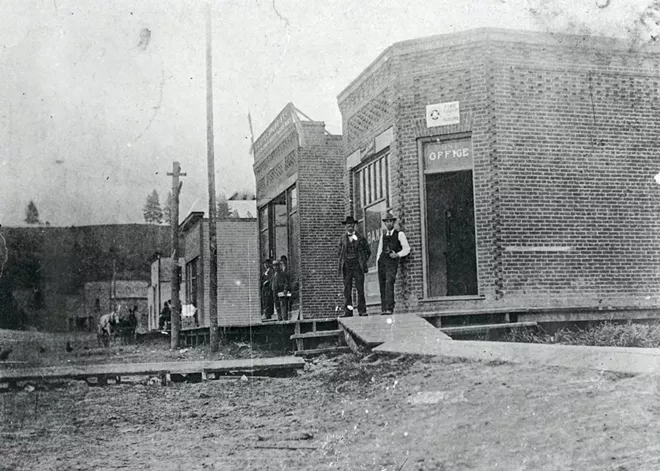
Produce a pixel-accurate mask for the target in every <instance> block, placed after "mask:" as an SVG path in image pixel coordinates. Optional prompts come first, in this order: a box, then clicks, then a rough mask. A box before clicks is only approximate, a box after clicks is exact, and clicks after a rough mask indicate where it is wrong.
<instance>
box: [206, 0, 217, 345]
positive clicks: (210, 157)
mask: <svg viewBox="0 0 660 471" xmlns="http://www.w3.org/2000/svg"><path fill="white" fill-rule="evenodd" d="M211 45H212V41H211V1H210V0H207V2H206V157H207V158H206V160H207V164H208V178H209V252H210V260H209V265H210V266H209V272H210V273H209V291H210V293H209V297H210V300H209V342H210V344H211V345H210V347H211V352H217V351H218V343H219V342H218V340H219V339H218V238H217V235H216V226H215V220H216V217H215V215H216V203H215V149H214V139H213V53H212V47H211Z"/></svg>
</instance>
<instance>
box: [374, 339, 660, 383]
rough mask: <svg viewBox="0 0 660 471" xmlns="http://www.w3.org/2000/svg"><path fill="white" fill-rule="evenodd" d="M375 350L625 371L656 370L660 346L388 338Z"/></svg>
mask: <svg viewBox="0 0 660 471" xmlns="http://www.w3.org/2000/svg"><path fill="white" fill-rule="evenodd" d="M374 351H375V352H383V353H394V354H413V355H432V356H441V357H453V358H464V359H469V360H479V361H497V362H507V363H522V364H531V365H544V366H559V367H565V368H585V369H593V370H598V371H612V372H617V373H628V374H648V373H660V349H658V348H629V347H591V346H579V345H561V344H552V345H548V344H537V343H513V342H481V341H472V340H452V341H449V342H443V341H435V340H433V339H429V338H419V339H416V340H415V341H408V340H405V339H404V340H397V341H390V342H387V343H384V344H382V345H380V346H379V347H376V348H374Z"/></svg>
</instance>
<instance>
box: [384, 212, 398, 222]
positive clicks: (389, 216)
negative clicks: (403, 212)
mask: <svg viewBox="0 0 660 471" xmlns="http://www.w3.org/2000/svg"><path fill="white" fill-rule="evenodd" d="M383 221H396V216H395V215H394V214H392V213H391V212H390V211H387V212H386V213H385V214H384V215H383Z"/></svg>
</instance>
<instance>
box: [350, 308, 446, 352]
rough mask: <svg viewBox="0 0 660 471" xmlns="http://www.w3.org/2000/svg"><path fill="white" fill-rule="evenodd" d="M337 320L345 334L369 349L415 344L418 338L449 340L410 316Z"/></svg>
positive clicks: (417, 318) (431, 327) (415, 317)
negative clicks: (378, 346) (391, 344)
mask: <svg viewBox="0 0 660 471" xmlns="http://www.w3.org/2000/svg"><path fill="white" fill-rule="evenodd" d="M338 320H339V325H340V326H341V327H342V329H344V331H345V332H348V333H350V334H351V335H353V336H355V337H356V338H358V339H359V340H360V341H362V342H363V343H364V344H365V345H366V346H367V347H369V348H371V347H375V346H377V345H380V344H382V343H385V342H391V341H396V342H403V343H406V342H411V343H415V342H417V341H418V340H419V339H420V338H428V339H432V340H451V338H449V336H448V335H446V334H444V333H443V332H442V331H440V330H438V329H436V328H435V327H433V326H432V325H431V324H430V323H429V322H428V321H426V320H424V319H422V318H421V317H418V316H415V315H411V314H395V315H392V316H362V317H341V318H339V319H338ZM349 345H350V344H349Z"/></svg>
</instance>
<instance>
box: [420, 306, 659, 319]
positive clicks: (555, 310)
mask: <svg viewBox="0 0 660 471" xmlns="http://www.w3.org/2000/svg"><path fill="white" fill-rule="evenodd" d="M649 311H650V312H653V313H655V316H656V317H660V310H659V309H657V308H652V307H648V306H647V307H639V306H607V307H601V306H555V307H551V306H548V307H515V306H512V307H493V308H481V309H461V310H447V311H431V312H418V313H415V314H416V315H417V316H419V317H423V318H432V317H451V316H470V315H488V314H507V313H510V314H519V315H522V314H525V315H527V314H559V313H567V314H570V313H576V312H583V313H602V315H603V317H602V318H603V319H607V318H608V316H611V315H619V314H622V315H623V313H630V314H633V313H634V312H639V313H646V312H649ZM622 319H623V318H622Z"/></svg>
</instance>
